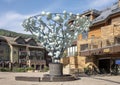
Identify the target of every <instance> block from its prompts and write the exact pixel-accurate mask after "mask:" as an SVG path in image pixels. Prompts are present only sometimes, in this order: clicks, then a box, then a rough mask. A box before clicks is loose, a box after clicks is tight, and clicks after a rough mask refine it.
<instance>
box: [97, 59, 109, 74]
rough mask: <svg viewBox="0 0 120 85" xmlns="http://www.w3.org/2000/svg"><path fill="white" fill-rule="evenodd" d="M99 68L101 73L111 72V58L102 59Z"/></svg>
mask: <svg viewBox="0 0 120 85" xmlns="http://www.w3.org/2000/svg"><path fill="white" fill-rule="evenodd" d="M99 70H100V73H101V74H106V73H110V59H100V60H99Z"/></svg>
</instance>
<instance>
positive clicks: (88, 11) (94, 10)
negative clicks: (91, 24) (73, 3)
mask: <svg viewBox="0 0 120 85" xmlns="http://www.w3.org/2000/svg"><path fill="white" fill-rule="evenodd" d="M91 12H92V13H93V14H97V15H99V14H100V13H101V11H99V10H96V9H88V10H86V11H84V12H83V13H82V14H81V15H86V14H89V13H91Z"/></svg>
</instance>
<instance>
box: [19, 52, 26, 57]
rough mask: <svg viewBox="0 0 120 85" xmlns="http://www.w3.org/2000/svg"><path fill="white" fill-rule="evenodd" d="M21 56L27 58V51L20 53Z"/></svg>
mask: <svg viewBox="0 0 120 85" xmlns="http://www.w3.org/2000/svg"><path fill="white" fill-rule="evenodd" d="M19 56H27V51H19Z"/></svg>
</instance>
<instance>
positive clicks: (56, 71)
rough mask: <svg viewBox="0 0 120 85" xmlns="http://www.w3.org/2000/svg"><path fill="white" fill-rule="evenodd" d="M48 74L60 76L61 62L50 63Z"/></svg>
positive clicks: (61, 73) (61, 71) (61, 72)
mask: <svg viewBox="0 0 120 85" xmlns="http://www.w3.org/2000/svg"><path fill="white" fill-rule="evenodd" d="M49 69H50V73H49V74H50V76H62V75H63V64H62V63H50V64H49Z"/></svg>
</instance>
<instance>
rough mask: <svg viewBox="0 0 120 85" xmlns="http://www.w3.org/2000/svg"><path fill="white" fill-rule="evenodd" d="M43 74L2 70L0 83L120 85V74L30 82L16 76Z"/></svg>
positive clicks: (22, 84)
mask: <svg viewBox="0 0 120 85" xmlns="http://www.w3.org/2000/svg"><path fill="white" fill-rule="evenodd" d="M43 74H44V73H9V72H0V85H120V76H92V77H80V79H79V80H76V81H69V82H30V81H16V80H15V76H30V77H41V76H42V75H43Z"/></svg>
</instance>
